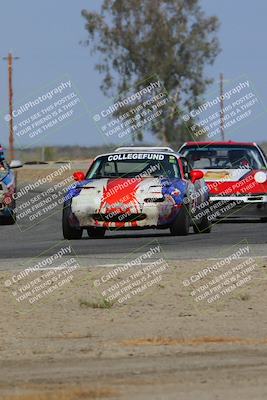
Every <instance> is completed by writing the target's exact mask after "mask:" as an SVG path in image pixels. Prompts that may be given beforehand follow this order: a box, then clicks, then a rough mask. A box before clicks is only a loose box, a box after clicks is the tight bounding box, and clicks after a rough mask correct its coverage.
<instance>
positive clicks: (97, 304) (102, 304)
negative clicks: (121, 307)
mask: <svg viewBox="0 0 267 400" xmlns="http://www.w3.org/2000/svg"><path fill="white" fill-rule="evenodd" d="M79 304H80V307H81V308H111V307H112V306H113V305H114V303H112V302H111V301H108V300H105V299H103V300H100V301H87V300H83V299H80V300H79Z"/></svg>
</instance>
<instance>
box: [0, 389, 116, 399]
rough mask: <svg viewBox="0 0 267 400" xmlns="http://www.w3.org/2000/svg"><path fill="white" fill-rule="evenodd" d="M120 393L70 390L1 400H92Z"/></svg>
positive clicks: (110, 390)
mask: <svg viewBox="0 0 267 400" xmlns="http://www.w3.org/2000/svg"><path fill="white" fill-rule="evenodd" d="M119 395H120V393H119V392H118V391H117V390H114V389H112V388H102V389H93V388H68V389H62V390H55V391H45V392H42V393H40V392H37V393H30V394H21V395H17V394H16V395H8V396H2V397H1V400H81V399H83V400H86V399H88V400H91V399H103V398H110V397H115V398H117V397H118V396H119Z"/></svg>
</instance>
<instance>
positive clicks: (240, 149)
mask: <svg viewBox="0 0 267 400" xmlns="http://www.w3.org/2000/svg"><path fill="white" fill-rule="evenodd" d="M179 153H181V154H182V155H183V156H185V157H186V158H187V160H188V162H189V164H190V165H191V167H192V168H194V169H198V170H201V171H203V173H204V179H205V181H206V183H207V184H208V187H209V190H210V195H211V197H210V201H211V203H212V214H211V215H210V216H209V219H210V220H217V219H220V218H225V217H230V218H246V219H247V218H250V217H252V218H260V219H261V220H262V221H265V222H266V221H267V160H266V156H265V153H264V151H263V150H262V149H261V148H260V147H259V146H258V145H257V144H256V143H244V142H232V141H229V142H187V143H184V144H183V145H182V147H181V148H180V150H179Z"/></svg>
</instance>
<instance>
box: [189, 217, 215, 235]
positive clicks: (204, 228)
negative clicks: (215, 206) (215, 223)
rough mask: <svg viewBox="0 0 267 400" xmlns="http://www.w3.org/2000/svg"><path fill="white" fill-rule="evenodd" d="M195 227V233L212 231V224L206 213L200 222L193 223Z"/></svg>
mask: <svg viewBox="0 0 267 400" xmlns="http://www.w3.org/2000/svg"><path fill="white" fill-rule="evenodd" d="M193 229H194V232H195V233H210V232H211V224H210V222H209V220H208V217H207V216H206V215H205V216H204V217H203V218H202V220H201V222H200V223H199V224H196V223H193Z"/></svg>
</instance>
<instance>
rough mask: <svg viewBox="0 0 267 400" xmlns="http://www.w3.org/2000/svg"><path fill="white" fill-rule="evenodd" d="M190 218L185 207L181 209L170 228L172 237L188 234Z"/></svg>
mask: <svg viewBox="0 0 267 400" xmlns="http://www.w3.org/2000/svg"><path fill="white" fill-rule="evenodd" d="M189 228H190V216H189V214H188V211H187V209H186V207H185V206H183V207H182V208H181V210H180V211H179V214H178V215H177V217H176V219H175V221H174V223H173V224H172V225H171V227H170V231H171V235H172V236H186V235H188V233H189Z"/></svg>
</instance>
